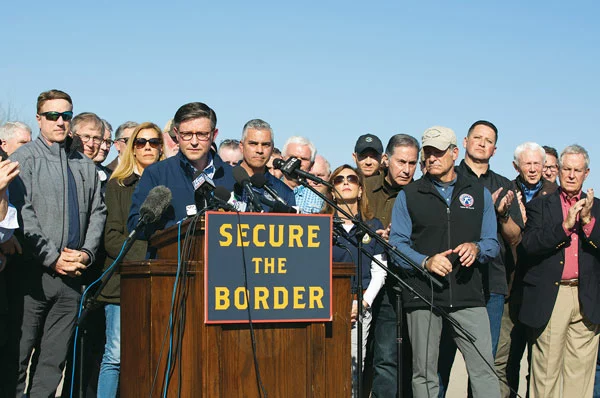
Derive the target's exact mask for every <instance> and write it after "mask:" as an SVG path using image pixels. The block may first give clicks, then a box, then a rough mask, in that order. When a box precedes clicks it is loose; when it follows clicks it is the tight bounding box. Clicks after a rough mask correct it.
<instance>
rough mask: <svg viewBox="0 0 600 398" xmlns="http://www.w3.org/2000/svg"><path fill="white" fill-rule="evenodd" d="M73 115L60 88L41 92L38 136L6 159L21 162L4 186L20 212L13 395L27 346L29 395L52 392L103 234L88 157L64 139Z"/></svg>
mask: <svg viewBox="0 0 600 398" xmlns="http://www.w3.org/2000/svg"><path fill="white" fill-rule="evenodd" d="M72 118H73V102H72V100H71V97H70V96H69V95H68V94H67V93H65V92H62V91H59V90H50V91H46V92H43V93H41V94H40V95H39V97H38V101H37V121H38V125H39V128H40V135H39V136H38V138H37V139H36V140H34V141H32V142H30V143H28V144H26V145H24V146H22V147H21V148H19V149H18V150H17V151H16V152H15V153H14V154H13V155H12V156H11V159H12V160H15V161H18V162H19V165H20V166H21V174H20V175H19V177H17V178H16V179H15V181H13V183H12V184H11V186H10V199H11V202H12V203H13V204H14V205H15V207H16V208H17V211H18V212H19V214H20V219H21V220H22V227H21V228H20V231H19V232H20V236H22V237H23V240H22V242H23V254H22V255H21V256H19V258H18V259H17V261H16V262H15V263H14V264H13V265H14V267H12V270H11V273H12V275H11V277H12V278H14V279H13V283H11V289H13V291H12V292H11V293H12V294H11V299H12V300H14V301H13V302H12V305H11V311H13V312H12V316H13V317H14V318H13V319H12V320H11V322H12V323H13V326H14V327H15V328H14V329H13V334H12V335H11V337H12V341H11V342H10V344H9V345H10V346H11V348H13V351H12V352H11V354H13V356H12V357H11V360H10V361H9V366H10V367H11V369H10V370H9V371H8V372H6V374H7V375H9V377H13V376H14V377H15V378H16V380H15V379H12V380H9V381H8V383H6V384H5V385H8V386H9V389H10V392H11V395H12V396H19V397H20V396H22V395H23V394H24V393H25V391H24V389H25V381H26V375H27V367H28V363H29V358H30V356H31V353H32V351H33V348H34V346H35V347H36V351H37V352H38V353H39V358H38V362H37V366H36V367H35V369H34V370H33V374H31V375H30V378H31V380H30V383H29V389H30V392H29V394H30V396H32V397H39V396H44V397H47V396H54V391H55V390H56V388H57V386H58V384H59V382H60V379H61V375H62V367H63V366H64V362H65V359H66V354H67V350H68V347H69V344H70V342H71V337H72V333H73V329H74V325H75V319H76V317H77V309H78V304H79V299H80V296H81V294H80V288H81V276H82V274H83V273H84V272H85V270H86V268H87V267H88V266H89V265H90V264H92V263H93V262H94V260H95V256H96V251H97V249H98V246H99V244H100V240H101V238H102V233H103V231H104V221H105V217H106V207H105V206H104V203H103V201H102V197H101V193H100V181H99V179H98V174H97V173H96V168H95V167H94V163H93V162H92V160H91V159H89V158H88V157H86V156H84V155H83V154H82V153H80V152H78V151H77V150H76V149H75V148H73V147H74V145H72V143H73V139H72V138H71V137H69V136H68V133H69V130H70V127H71V119H72ZM3 373H4V372H3ZM15 385H16V386H15Z"/></svg>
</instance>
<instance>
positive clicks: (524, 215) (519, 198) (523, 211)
mask: <svg viewBox="0 0 600 398" xmlns="http://www.w3.org/2000/svg"><path fill="white" fill-rule="evenodd" d="M517 202H518V203H519V210H521V218H522V219H523V225H525V224H526V223H527V210H526V209H525V204H524V202H523V194H522V193H521V192H517Z"/></svg>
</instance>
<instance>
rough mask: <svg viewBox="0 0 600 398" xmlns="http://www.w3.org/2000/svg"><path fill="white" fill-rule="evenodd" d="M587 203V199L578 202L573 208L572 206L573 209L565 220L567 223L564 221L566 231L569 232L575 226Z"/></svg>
mask: <svg viewBox="0 0 600 398" xmlns="http://www.w3.org/2000/svg"><path fill="white" fill-rule="evenodd" d="M586 201H587V199H581V200H578V201H577V202H576V203H575V204H574V205H573V206H571V208H569V212H568V213H567V217H566V218H565V221H563V228H564V229H565V230H567V231H568V230H570V229H571V228H573V227H574V226H575V223H576V222H577V216H578V215H579V213H580V212H581V210H582V209H583V206H584V205H585V202H586ZM592 201H593V198H592ZM590 206H591V205H590ZM590 209H591V208H590Z"/></svg>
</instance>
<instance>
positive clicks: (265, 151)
mask: <svg viewBox="0 0 600 398" xmlns="http://www.w3.org/2000/svg"><path fill="white" fill-rule="evenodd" d="M240 149H241V151H242V156H243V159H244V164H245V165H246V166H247V167H249V168H250V169H252V171H254V172H255V173H258V172H260V173H262V172H264V167H265V166H266V164H267V162H268V161H269V159H270V158H271V154H272V153H273V137H272V135H271V132H270V131H269V130H257V129H252V128H250V129H248V130H247V131H246V137H245V138H244V139H243V140H242V142H240Z"/></svg>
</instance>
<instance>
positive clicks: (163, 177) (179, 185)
mask: <svg viewBox="0 0 600 398" xmlns="http://www.w3.org/2000/svg"><path fill="white" fill-rule="evenodd" d="M209 156H211V155H209ZM213 165H214V168H215V173H214V176H213V182H214V183H215V185H216V186H223V187H225V188H227V189H228V190H229V191H232V190H233V185H234V184H235V180H234V179H233V174H232V173H231V166H230V165H228V164H227V163H225V162H223V161H222V160H221V159H220V158H219V157H216V156H215V157H213ZM194 172H195V170H194V168H193V167H192V165H191V164H190V163H189V161H188V160H187V158H186V157H185V156H184V155H183V154H182V153H181V152H178V153H177V155H175V156H173V157H170V158H168V159H166V160H163V161H161V162H158V163H155V164H152V165H150V166H148V168H146V170H144V174H142V178H141V179H140V182H139V183H138V186H137V187H136V189H135V191H134V193H133V198H132V200H131V208H130V210H129V218H128V220H127V228H128V230H129V231H132V230H133V229H134V228H135V226H136V224H137V222H138V220H139V218H140V207H141V206H142V203H144V201H145V200H146V197H147V196H148V193H149V192H150V190H151V189H152V188H154V187H156V186H158V185H164V186H165V187H167V188H169V189H170V190H171V193H172V194H173V198H172V199H171V208H169V209H168V210H167V214H166V215H165V216H163V220H162V224H161V225H157V226H155V227H154V228H149V229H148V228H147V229H146V230H144V232H143V234H142V236H140V238H141V239H148V238H149V237H150V235H151V234H152V233H153V232H154V231H156V230H157V229H160V228H168V227H170V226H172V225H174V224H176V223H177V222H178V221H180V220H182V219H183V218H185V217H186V216H187V211H186V208H187V206H190V205H194V204H195V200H194V186H193V185H192V180H193V177H194Z"/></svg>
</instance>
